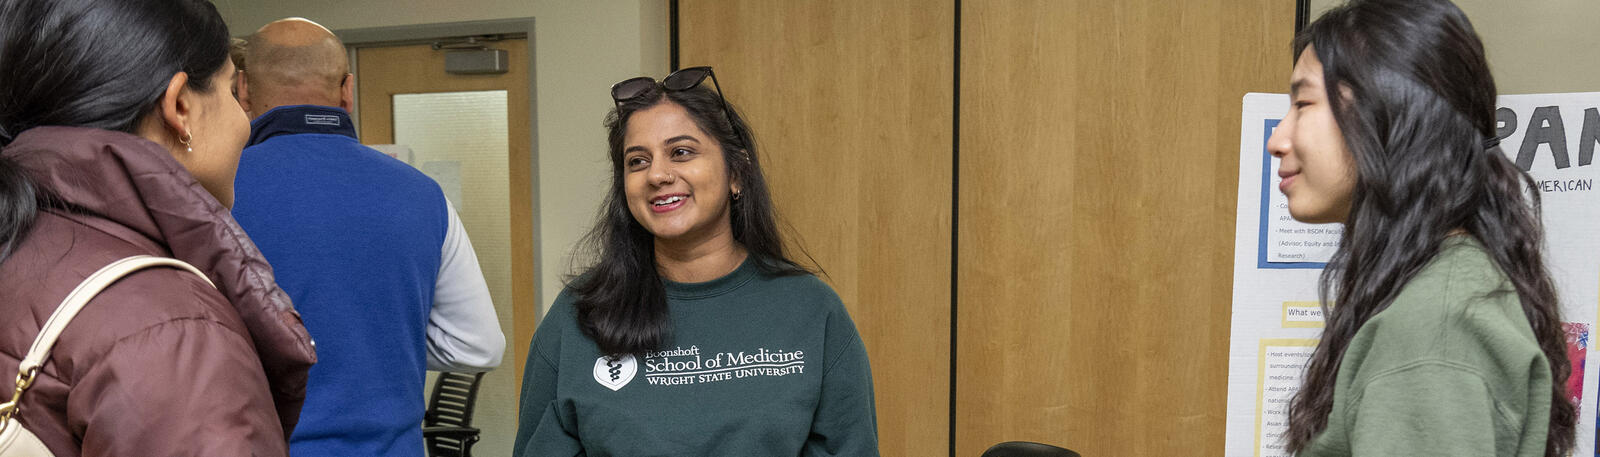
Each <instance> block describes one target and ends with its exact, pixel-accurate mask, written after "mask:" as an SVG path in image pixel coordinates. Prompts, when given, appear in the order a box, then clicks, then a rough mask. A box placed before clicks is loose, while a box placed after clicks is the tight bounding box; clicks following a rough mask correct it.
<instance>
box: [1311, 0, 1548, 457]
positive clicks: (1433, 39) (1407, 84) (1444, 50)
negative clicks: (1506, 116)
mask: <svg viewBox="0 0 1600 457" xmlns="http://www.w3.org/2000/svg"><path fill="white" fill-rule="evenodd" d="M1308 49H1309V50H1311V52H1312V53H1314V54H1315V56H1316V58H1317V60H1319V61H1321V63H1322V76H1323V79H1324V85H1325V87H1326V90H1327V97H1328V101H1329V104H1330V107H1331V108H1332V109H1333V113H1334V118H1335V120H1336V122H1337V123H1338V126H1339V128H1340V130H1341V132H1342V136H1343V139H1344V142H1345V146H1346V148H1348V150H1349V151H1350V154H1351V157H1352V159H1353V162H1354V164H1355V170H1356V171H1355V175H1356V177H1355V187H1354V191H1353V193H1352V195H1351V202H1350V214H1349V216H1348V217H1347V219H1346V220H1345V230H1344V233H1343V235H1341V239H1340V245H1339V248H1338V250H1337V251H1336V252H1335V253H1334V255H1333V258H1332V259H1331V260H1330V262H1329V263H1328V268H1327V269H1326V270H1324V271H1323V274H1322V278H1321V281H1320V289H1321V295H1322V300H1323V304H1322V307H1323V310H1324V312H1325V315H1326V316H1328V319H1327V324H1326V328H1325V329H1324V331H1323V334H1322V341H1321V343H1319V344H1318V345H1317V348H1316V350H1315V352H1314V353H1313V355H1312V357H1311V361H1310V365H1309V366H1308V368H1307V370H1306V375H1305V383H1304V385H1303V386H1302V388H1301V390H1300V392H1299V393H1298V394H1297V395H1296V396H1295V398H1294V400H1293V402H1292V403H1291V405H1290V409H1289V432H1288V446H1289V450H1290V451H1291V452H1295V453H1299V452H1301V451H1303V450H1305V449H1306V446H1307V445H1309V444H1310V442H1311V440H1312V439H1313V438H1315V436H1316V435H1317V434H1318V433H1320V432H1321V431H1322V430H1323V429H1325V428H1326V427H1327V425H1328V424H1327V422H1328V414H1329V413H1330V412H1331V411H1332V408H1333V394H1334V392H1333V391H1334V383H1335V380H1336V379H1337V376H1338V370H1339V365H1340V362H1341V361H1342V359H1343V357H1344V352H1345V349H1346V348H1347V347H1348V346H1349V344H1350V341H1351V339H1353V338H1354V336H1355V334H1356V332H1357V331H1358V330H1360V328H1361V326H1362V325H1363V324H1365V323H1366V322H1367V321H1368V320H1370V319H1371V318H1372V317H1373V316H1375V315H1377V314H1378V313H1379V312H1381V311H1383V310H1384V309H1385V308H1387V307H1388V306H1389V304H1390V303H1391V302H1393V301H1394V299H1395V296H1396V295H1398V294H1399V293H1400V290H1401V289H1402V288H1403V287H1404V286H1405V284H1406V283H1407V282H1409V281H1410V280H1411V279H1412V278H1414V277H1415V276H1416V274H1417V273H1418V272H1419V271H1421V270H1422V268H1423V267H1424V266H1426V265H1427V264H1428V262H1429V261H1430V260H1432V259H1433V258H1434V257H1435V256H1436V255H1438V253H1439V250H1440V246H1441V245H1442V244H1443V242H1444V240H1445V239H1446V238H1447V237H1449V236H1450V235H1451V234H1452V232H1454V231H1457V230H1460V231H1464V232H1465V235H1467V236H1471V237H1473V238H1474V239H1476V240H1477V241H1478V242H1479V243H1481V244H1482V245H1483V248H1484V250H1485V251H1486V252H1487V253H1488V255H1489V257H1490V258H1492V259H1493V261H1494V264H1495V266H1496V267H1497V268H1498V269H1499V270H1500V271H1501V273H1503V274H1504V275H1505V276H1506V278H1507V279H1509V281H1510V283H1511V284H1512V285H1513V286H1514V287H1515V289H1516V292H1517V295H1518V298H1519V299H1520V301H1521V305H1522V311H1523V314H1524V315H1525V316H1526V317H1527V319H1528V323H1529V324H1531V326H1532V330H1533V335H1534V336H1535V338H1536V339H1537V340H1538V344H1539V347H1540V349H1541V351H1542V352H1543V353H1544V355H1545V358H1546V359H1547V360H1548V362H1549V370H1550V375H1551V391H1550V392H1549V395H1550V398H1551V403H1550V417H1549V435H1548V439H1547V441H1546V448H1545V455H1546V456H1550V457H1555V456H1564V455H1566V453H1567V451H1568V450H1570V449H1571V448H1572V445H1573V430H1574V425H1575V423H1576V411H1575V407H1574V405H1573V404H1572V403H1571V402H1570V401H1569V400H1568V399H1567V392H1566V379H1567V376H1568V375H1569V374H1570V371H1571V365H1569V362H1568V360H1567V353H1566V345H1565V334H1564V332H1563V330H1562V327H1561V315H1560V308H1559V305H1558V301H1557V297H1556V291H1555V286H1554V283H1553V282H1552V281H1551V279H1550V275H1549V273H1548V272H1547V270H1546V269H1545V263H1544V260H1543V256H1542V253H1541V249H1542V246H1543V242H1544V241H1543V239H1544V229H1543V227H1542V224H1541V223H1540V207H1539V204H1540V203H1539V193H1538V191H1537V189H1536V188H1534V187H1533V185H1534V182H1533V179H1532V178H1531V177H1530V176H1528V174H1527V173H1525V172H1523V171H1522V170H1521V169H1519V168H1517V167H1516V165H1515V164H1513V163H1512V162H1511V161H1510V160H1509V159H1507V158H1506V156H1505V154H1504V153H1503V152H1502V151H1501V150H1500V149H1499V147H1498V146H1494V145H1493V143H1492V141H1487V140H1491V139H1493V138H1495V133H1496V132H1495V126H1496V120H1495V109H1496V107H1495V100H1496V92H1495V85H1494V78H1493V77H1492V76H1490V73H1489V65H1488V62H1487V60H1486V58H1485V57H1484V52H1483V43H1482V42H1481V41H1480V40H1479V38H1478V35H1477V33H1476V32H1474V31H1473V28H1472V24H1471V23H1470V22H1469V21H1468V20H1467V17H1466V15H1465V14H1463V13H1462V12H1461V10H1460V9H1458V8H1456V6H1455V5H1454V4H1452V3H1450V2H1449V1H1447V0H1354V1H1351V2H1350V3H1348V4H1346V5H1343V6H1340V7H1338V8H1334V9H1332V10H1330V11H1328V12H1327V13H1325V14H1324V15H1323V16H1322V17H1321V18H1319V19H1317V21H1316V22H1314V23H1312V24H1310V25H1309V26H1308V27H1306V28H1305V30H1303V31H1302V32H1301V33H1300V35H1299V36H1297V37H1295V41H1294V52H1295V55H1296V56H1300V55H1302V54H1303V53H1304V52H1305V51H1306V50H1308ZM1330 301H1331V302H1332V303H1336V304H1337V306H1332V307H1330V306H1329V303H1330Z"/></svg>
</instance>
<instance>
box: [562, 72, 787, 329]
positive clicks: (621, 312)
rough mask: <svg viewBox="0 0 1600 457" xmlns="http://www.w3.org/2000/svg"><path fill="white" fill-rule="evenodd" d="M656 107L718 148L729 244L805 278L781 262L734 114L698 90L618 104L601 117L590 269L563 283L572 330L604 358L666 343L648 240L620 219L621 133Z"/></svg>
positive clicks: (756, 159) (762, 182)
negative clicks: (607, 180)
mask: <svg viewBox="0 0 1600 457" xmlns="http://www.w3.org/2000/svg"><path fill="white" fill-rule="evenodd" d="M662 103H672V104H675V105H678V106H681V107H683V108H684V110H685V111H687V112H688V113H689V116H690V117H691V118H693V119H694V122H695V124H696V125H698V126H699V127H700V129H701V130H703V131H705V132H706V134H708V135H710V136H711V137H712V138H715V139H716V141H717V143H718V144H719V145H720V146H722V151H723V155H722V156H723V162H724V163H725V164H726V169H727V170H728V175H729V176H728V177H729V180H730V181H731V182H737V183H739V186H740V198H739V199H737V200H732V201H731V203H730V210H729V211H731V213H732V214H731V215H730V221H731V224H732V225H733V227H732V228H733V239H734V240H735V241H737V242H738V243H739V244H741V245H743V246H744V248H745V250H746V251H748V252H749V255H750V261H751V262H753V263H754V265H755V266H756V267H757V268H758V269H760V270H761V271H762V272H764V273H767V274H772V275H798V274H807V273H809V271H808V270H807V269H806V268H804V267H802V266H800V265H799V264H797V263H795V262H794V261H792V260H790V259H789V257H788V256H787V254H785V251H784V246H783V240H782V238H781V237H780V236H779V234H778V224H777V222H776V221H777V217H776V216H775V215H774V210H773V205H772V196H771V195H770V194H769V192H768V190H767V183H766V178H765V177H764V176H763V175H762V173H761V160H760V156H759V155H758V154H757V153H756V146H755V140H754V138H755V137H754V133H753V132H751V131H750V130H749V127H748V126H747V125H746V124H745V123H744V120H743V118H742V117H740V115H739V112H738V110H736V109H734V107H733V105H732V104H731V103H730V104H728V105H727V111H726V114H724V110H723V104H722V103H723V100H722V98H721V96H719V95H718V94H717V93H716V92H713V91H712V90H711V89H708V88H706V87H705V86H697V87H694V88H692V89H688V90H682V91H669V90H663V89H662V88H661V86H660V84H657V85H656V86H655V87H654V88H653V89H650V90H648V91H646V92H645V93H643V94H641V95H639V96H637V97H634V98H631V99H628V100H625V101H622V102H620V103H619V104H618V106H617V108H615V109H613V110H612V111H611V114H610V115H608V116H607V117H606V130H607V131H608V133H609V140H610V154H609V155H610V157H611V190H610V192H609V193H608V195H607V197H606V200H605V204H604V205H603V206H602V207H601V210H600V215H599V217H597V218H596V221H595V226H594V229H593V230H591V231H590V232H589V235H588V236H587V237H586V238H585V239H584V242H583V246H584V247H585V248H586V249H588V250H589V251H590V252H592V253H593V254H595V255H596V257H597V258H598V261H597V262H596V263H595V264H594V265H593V266H591V267H589V268H588V269H587V271H585V272H584V273H583V274H581V275H578V276H577V277H576V278H573V280H572V282H571V287H572V290H573V292H574V293H576V295H577V300H576V304H575V308H576V312H577V319H578V324H579V327H580V328H582V329H583V332H584V334H585V335H587V336H588V337H589V338H590V339H593V340H594V341H595V344H596V345H598V346H599V347H600V351H601V352H602V353H604V354H606V355H623V354H640V353H643V352H645V351H652V350H657V349H658V348H661V347H663V346H664V345H666V344H667V343H668V341H669V340H670V339H671V334H672V330H671V322H670V318H669V315H668V310H667V296H666V289H665V287H664V286H663V284H662V279H661V275H660V273H659V272H657V271H656V261H655V237H654V235H652V234H651V233H650V232H649V231H648V230H645V228H644V226H642V225H639V222H638V221H637V220H635V219H634V218H633V214H632V213H631V212H629V211H628V200H627V193H626V191H625V189H624V188H623V185H624V182H623V179H624V178H623V175H624V174H625V173H626V163H624V157H623V147H624V144H623V138H624V136H625V135H626V134H627V131H628V120H629V119H630V118H632V116H633V113H635V112H638V111H640V110H644V109H647V108H650V107H653V106H656V105H659V104H662ZM741 132H742V133H743V135H740V133H741ZM741 138H743V139H741ZM746 141H749V144H746V143H745V142H746Z"/></svg>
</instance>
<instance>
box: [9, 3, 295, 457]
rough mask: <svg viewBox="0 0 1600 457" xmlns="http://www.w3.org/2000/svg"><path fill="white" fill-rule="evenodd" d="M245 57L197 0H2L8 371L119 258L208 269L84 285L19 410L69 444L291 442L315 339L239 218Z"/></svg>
mask: <svg viewBox="0 0 1600 457" xmlns="http://www.w3.org/2000/svg"><path fill="white" fill-rule="evenodd" d="M234 74H235V72H234V70H233V63H232V62H230V61H229V59H228V32H227V27H226V25H224V24H223V22H222V19H221V17H220V16H219V15H218V14H217V11H216V9H215V8H214V7H213V6H212V5H211V3H209V2H207V1H204V0H0V145H4V149H0V377H3V378H0V379H7V380H9V379H12V377H14V376H15V375H16V373H15V371H16V367H17V364H18V362H19V360H20V359H21V357H22V356H23V354H24V353H25V352H26V351H27V349H28V346H29V344H30V343H32V340H33V338H34V337H35V335H37V334H38V333H39V329H40V327H41V326H42V325H43V323H44V321H45V319H46V318H48V317H49V316H50V314H51V313H52V312H53V311H54V310H55V307H56V305H57V304H59V303H60V302H61V300H62V298H64V297H65V296H66V295H67V293H68V291H70V290H71V289H72V288H73V287H75V286H77V284H78V283H79V282H80V281H82V280H83V279H84V278H85V277H87V276H88V275H89V274H90V273H92V272H94V271H95V270H97V269H99V268H100V267H102V266H105V265H106V264H108V263H111V262H113V261H115V260H117V259H121V258H123V257H127V256H132V255H139V254H148V255H157V256H167V257H174V258H177V259H179V260H183V261H186V262H188V263H190V264H193V265H194V266H196V267H198V268H199V269H200V270H201V271H203V272H205V273H206V275H207V276H208V277H209V278H210V279H211V281H213V282H215V283H216V288H215V289H213V288H212V287H211V286H209V285H207V284H206V283H205V281H203V280H202V279H201V278H199V277H196V276H195V275H193V274H192V273H188V272H184V271H181V270H176V269H169V268H157V269H147V270H142V271H139V272H136V273H134V274H132V275H129V276H127V277H125V278H123V279H122V280H121V281H119V282H117V283H116V284H113V285H112V286H111V287H110V288H108V289H106V290H105V291H104V292H102V293H101V294H100V295H99V296H97V297H96V298H95V299H94V300H93V301H91V302H89V304H88V306H86V307H85V308H84V310H83V312H82V313H81V314H79V315H78V316H77V318H76V319H74V320H73V321H72V323H71V324H70V325H69V326H67V328H66V331H65V332H63V333H62V335H61V338H60V340H59V342H58V343H57V345H56V346H55V349H54V350H53V351H52V352H51V355H50V358H49V361H48V362H47V363H46V364H45V365H44V367H43V369H42V371H41V372H40V373H39V374H38V377H37V379H36V381H35V382H34V383H33V386H32V388H30V389H29V390H28V391H27V393H26V395H25V396H24V397H23V400H22V402H21V403H20V408H19V410H18V417H19V420H20V421H21V423H22V424H23V426H25V427H26V428H27V429H28V430H30V431H32V432H33V433H34V434H35V435H37V436H38V437H39V439H40V440H41V441H43V442H44V443H45V444H46V445H47V446H48V447H49V448H50V450H51V451H52V452H54V453H55V455H57V456H76V455H85V456H98V455H106V456H184V455H207V456H224V455H226V456H235V455H238V456H243V455H274V456H282V455H287V446H286V441H287V436H288V435H289V433H290V431H291V430H292V429H293V427H294V424H295V420H296V418H297V417H298V415H299V411H300V403H301V401H302V398H303V397H304V393H305V381H306V370H307V369H308V368H310V366H311V364H312V363H314V362H315V361H316V356H315V354H314V352H313V348H312V342H311V339H310V337H309V336H308V335H307V334H306V331H305V328H304V327H303V326H302V325H301V324H300V320H299V315H298V314H296V313H295V311H294V309H293V307H292V306H291V304H290V303H289V299H288V297H287V296H286V295H284V293H283V292H282V291H281V290H279V289H278V287H277V285H276V284H275V283H274V282H273V279H272V270H271V269H270V267H268V265H267V262H266V261H265V260H264V259H263V258H262V257H261V255H260V253H258V252H257V251H256V248H255V245H253V244H251V242H250V239H249V238H247V237H246V236H245V234H244V232H243V231H242V230H240V229H239V226H238V225H237V224H235V223H234V221H233V219H232V218H231V217H230V216H229V215H228V206H229V205H231V204H232V200H233V176H234V170H235V169H236V168H237V165H238V161H239V151H240V149H241V148H242V147H243V145H244V142H245V139H246V137H247V136H248V134H249V123H248V121H247V119H246V117H245V114H244V112H243V111H242V110H241V109H240V108H239V105H238V104H237V103H236V102H235V101H234V100H233V98H232V97H231V96H230V95H229V86H230V85H231V84H232V81H233V78H234V76H235V75H234ZM0 385H7V386H9V383H4V382H3V381H0ZM9 390H10V389H5V391H6V392H4V393H7V394H8V393H10V392H9ZM0 395H3V396H4V397H6V398H9V397H10V395H4V394H0ZM0 400H3V398H0Z"/></svg>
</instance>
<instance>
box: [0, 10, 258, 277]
mask: <svg viewBox="0 0 1600 457" xmlns="http://www.w3.org/2000/svg"><path fill="white" fill-rule="evenodd" d="M228 38H229V37H228V27H227V25H226V24H225V23H223V21H222V16H221V15H219V14H218V13H217V9H216V7H214V6H213V5H212V4H211V2H208V1H206V0H0V146H5V145H8V144H10V143H11V141H13V140H14V139H16V136H17V135H19V134H21V133H22V132H23V131H25V130H28V129H31V128H33V127H38V126H45V125H59V126H75V127H93V128H100V129H106V130H115V131H120V132H128V133H133V132H134V131H135V130H136V129H138V128H139V124H140V123H141V122H143V120H144V119H145V118H146V116H148V115H149V114H150V113H153V112H154V111H155V110H156V109H157V108H158V104H159V103H160V100H161V96H162V94H164V93H165V92H166V89H167V83H168V82H169V81H170V80H171V79H172V76H173V75H174V74H177V73H178V72H180V71H181V72H185V73H187V74H188V75H189V79H188V83H187V86H188V87H189V88H190V89H194V90H197V91H203V92H209V91H210V90H212V89H213V88H212V87H211V86H212V83H211V77H212V76H214V75H215V74H216V72H217V71H218V70H220V69H222V67H223V66H224V65H225V64H226V62H227V60H228ZM41 197H42V192H41V191H40V190H39V189H36V188H35V186H34V185H33V184H32V183H31V182H30V181H29V180H28V178H27V175H26V173H24V172H23V171H22V170H21V169H19V167H18V165H17V164H16V162H15V161H13V160H10V159H6V158H0V260H4V259H5V257H6V255H7V254H9V252H10V250H11V248H12V247H13V246H14V245H15V244H16V243H17V242H19V241H20V239H21V238H22V237H23V236H24V235H25V234H26V233H27V231H28V228H29V226H31V225H32V221H33V218H34V216H35V214H36V212H37V211H38V205H39V203H40V199H41Z"/></svg>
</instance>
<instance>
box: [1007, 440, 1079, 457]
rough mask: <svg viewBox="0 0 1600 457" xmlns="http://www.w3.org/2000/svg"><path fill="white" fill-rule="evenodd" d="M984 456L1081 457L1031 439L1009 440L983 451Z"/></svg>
mask: <svg viewBox="0 0 1600 457" xmlns="http://www.w3.org/2000/svg"><path fill="white" fill-rule="evenodd" d="M983 457H1080V456H1079V455H1078V453H1076V452H1072V451H1069V450H1066V449H1062V448H1059V447H1055V446H1051V445H1048V444H1042V443H1034V442H1030V441H1007V442H1004V443H1000V444H996V445H994V447H991V448H989V450H987V451H983Z"/></svg>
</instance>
